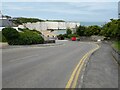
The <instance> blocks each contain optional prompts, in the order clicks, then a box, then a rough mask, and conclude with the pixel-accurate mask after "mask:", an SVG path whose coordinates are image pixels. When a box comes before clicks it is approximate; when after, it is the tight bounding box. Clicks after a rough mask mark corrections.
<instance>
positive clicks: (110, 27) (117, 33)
mask: <svg viewBox="0 0 120 90" xmlns="http://www.w3.org/2000/svg"><path fill="white" fill-rule="evenodd" d="M100 34H101V35H103V36H106V37H111V38H117V39H120V19H118V20H114V19H111V21H110V22H108V23H107V24H105V25H104V26H103V27H102V30H101V32H100Z"/></svg>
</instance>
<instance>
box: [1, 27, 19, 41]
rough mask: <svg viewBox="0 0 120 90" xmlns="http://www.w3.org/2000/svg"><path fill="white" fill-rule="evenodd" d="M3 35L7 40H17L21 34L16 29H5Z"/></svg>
mask: <svg viewBox="0 0 120 90" xmlns="http://www.w3.org/2000/svg"><path fill="white" fill-rule="evenodd" d="M2 34H3V35H4V36H5V38H6V39H7V40H13V39H17V38H18V37H19V32H18V31H17V30H16V29H14V28H9V27H8V28H3V29H2Z"/></svg>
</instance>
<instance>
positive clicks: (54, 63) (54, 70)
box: [2, 41, 96, 88]
mask: <svg viewBox="0 0 120 90" xmlns="http://www.w3.org/2000/svg"><path fill="white" fill-rule="evenodd" d="M95 47H96V44H94V43H87V42H84V43H82V42H72V41H71V42H70V41H66V42H64V44H63V45H59V46H52V47H37V46H35V47H34V46H33V47H21V48H8V49H3V50H2V87H3V88H65V86H66V84H67V82H68V80H69V78H70V76H71V74H72V72H73V70H74V68H75V67H76V65H77V64H78V62H79V61H80V59H81V58H82V57H83V56H84V55H85V54H86V53H87V52H88V51H90V50H92V49H94V48H95Z"/></svg>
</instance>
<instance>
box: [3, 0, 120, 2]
mask: <svg viewBox="0 0 120 90" xmlns="http://www.w3.org/2000/svg"><path fill="white" fill-rule="evenodd" d="M3 2H119V0H3Z"/></svg>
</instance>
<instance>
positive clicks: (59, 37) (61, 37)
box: [57, 34, 65, 40]
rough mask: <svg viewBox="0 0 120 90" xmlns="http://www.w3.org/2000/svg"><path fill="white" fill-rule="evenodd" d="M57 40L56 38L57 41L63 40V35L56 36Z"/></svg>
mask: <svg viewBox="0 0 120 90" xmlns="http://www.w3.org/2000/svg"><path fill="white" fill-rule="evenodd" d="M57 38H58V39H59V40H64V39H65V37H64V35H62V34H60V35H58V36H57Z"/></svg>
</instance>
